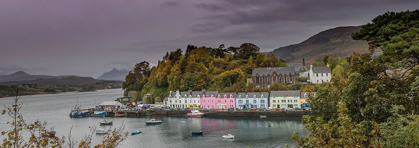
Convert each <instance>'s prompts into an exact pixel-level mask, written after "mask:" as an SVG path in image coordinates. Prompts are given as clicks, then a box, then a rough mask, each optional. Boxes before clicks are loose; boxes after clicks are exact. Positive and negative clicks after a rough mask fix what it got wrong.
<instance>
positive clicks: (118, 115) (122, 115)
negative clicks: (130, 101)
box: [115, 113, 125, 117]
mask: <svg viewBox="0 0 419 148" xmlns="http://www.w3.org/2000/svg"><path fill="white" fill-rule="evenodd" d="M124 116H125V114H118V113H116V114H115V117H124Z"/></svg>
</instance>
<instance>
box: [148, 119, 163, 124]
mask: <svg viewBox="0 0 419 148" xmlns="http://www.w3.org/2000/svg"><path fill="white" fill-rule="evenodd" d="M161 123H162V122H161V121H160V120H156V119H151V120H149V121H146V122H145V124H146V125H156V124H161Z"/></svg>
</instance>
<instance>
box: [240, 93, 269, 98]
mask: <svg viewBox="0 0 419 148" xmlns="http://www.w3.org/2000/svg"><path fill="white" fill-rule="evenodd" d="M262 94H263V96H264V97H266V98H267V97H269V92H248V93H245V92H239V93H237V96H236V97H239V95H241V97H242V98H244V97H246V95H248V97H249V98H253V96H254V95H256V98H260V97H261V96H262Z"/></svg>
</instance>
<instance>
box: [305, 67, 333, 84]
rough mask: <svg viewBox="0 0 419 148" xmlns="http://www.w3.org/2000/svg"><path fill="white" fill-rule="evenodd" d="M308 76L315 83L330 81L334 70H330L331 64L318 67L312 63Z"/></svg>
mask: <svg viewBox="0 0 419 148" xmlns="http://www.w3.org/2000/svg"><path fill="white" fill-rule="evenodd" d="M308 77H309V79H310V82H311V83H313V84H322V83H329V82H330V79H331V78H332V72H331V71H330V68H329V65H327V66H316V67H313V65H310V71H309V75H308Z"/></svg>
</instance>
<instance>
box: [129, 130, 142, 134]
mask: <svg viewBox="0 0 419 148" xmlns="http://www.w3.org/2000/svg"><path fill="white" fill-rule="evenodd" d="M138 134H141V131H139V130H136V131H134V132H132V133H131V135H138Z"/></svg>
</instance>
